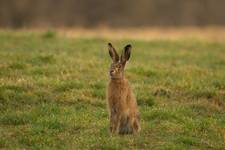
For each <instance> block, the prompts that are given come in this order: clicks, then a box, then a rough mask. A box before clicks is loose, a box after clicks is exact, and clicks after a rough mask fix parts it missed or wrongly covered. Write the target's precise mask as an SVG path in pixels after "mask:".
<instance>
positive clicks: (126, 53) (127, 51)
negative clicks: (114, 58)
mask: <svg viewBox="0 0 225 150" xmlns="http://www.w3.org/2000/svg"><path fill="white" fill-rule="evenodd" d="M131 48H132V47H131V45H130V44H128V45H127V46H125V47H124V50H123V53H122V55H121V58H120V59H121V62H123V63H126V61H128V60H129V58H130V53H131Z"/></svg>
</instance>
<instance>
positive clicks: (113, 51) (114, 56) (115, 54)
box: [108, 43, 119, 62]
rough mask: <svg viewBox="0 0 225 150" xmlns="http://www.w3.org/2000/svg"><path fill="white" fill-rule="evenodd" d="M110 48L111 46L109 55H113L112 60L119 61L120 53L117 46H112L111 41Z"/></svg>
mask: <svg viewBox="0 0 225 150" xmlns="http://www.w3.org/2000/svg"><path fill="white" fill-rule="evenodd" d="M108 48H109V55H110V56H111V58H112V60H113V61H114V62H118V61H119V55H118V54H117V52H116V50H115V48H114V47H113V46H112V44H111V43H108Z"/></svg>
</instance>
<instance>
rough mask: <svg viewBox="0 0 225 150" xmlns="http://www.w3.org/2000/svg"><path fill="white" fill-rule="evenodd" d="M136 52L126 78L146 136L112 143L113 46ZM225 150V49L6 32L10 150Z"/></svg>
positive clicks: (0, 46)
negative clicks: (110, 73) (110, 75)
mask: <svg viewBox="0 0 225 150" xmlns="http://www.w3.org/2000/svg"><path fill="white" fill-rule="evenodd" d="M109 41H110V42H112V43H113V44H114V46H115V47H117V48H119V49H118V50H119V51H121V50H122V47H123V46H124V45H125V44H127V43H130V44H132V45H133V50H132V54H131V59H130V61H129V63H128V64H127V66H126V76H127V78H128V79H129V81H130V84H131V85H132V87H133V89H134V92H135V94H136V96H137V101H138V104H139V110H140V113H141V126H142V131H141V132H140V133H139V134H137V135H125V136H118V135H111V134H110V133H109V130H108V127H109V121H108V113H107V109H106V100H105V91H106V85H107V82H108V80H109V79H108V66H109V65H110V63H111V59H110V57H109V55H108V50H107V43H108V42H109ZM1 148H3V149H16V148H17V149H48V148H54V149H162V150H164V149H204V150H205V149H215V150H224V149H225V42H221V41H220V42H216V41H204V40H197V39H194V38H186V39H185V38H183V39H180V40H179V39H177V40H172V41H171V40H166V39H164V40H159V39H158V40H154V39H152V40H150V41H144V40H134V39H132V40H129V39H117V40H116V39H104V38H82V37H80V38H78V37H77V38H72V37H63V36H60V35H59V34H57V33H56V32H41V33H32V32H16V33H14V32H13V31H10V32H7V31H1V32H0V149H1Z"/></svg>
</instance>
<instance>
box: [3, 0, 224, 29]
mask: <svg viewBox="0 0 225 150" xmlns="http://www.w3.org/2000/svg"><path fill="white" fill-rule="evenodd" d="M224 25H225V0H0V27H1V28H24V27H56V28H57V27H68V28H69V27H85V28H94V27H99V26H106V27H113V28H121V27H123V28H124V27H155V26H157V27H190V26H191V27H193V26H194V27H205V26H224Z"/></svg>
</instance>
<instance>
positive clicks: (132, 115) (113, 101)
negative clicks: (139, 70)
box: [107, 43, 140, 134]
mask: <svg viewBox="0 0 225 150" xmlns="http://www.w3.org/2000/svg"><path fill="white" fill-rule="evenodd" d="M130 51H131V46H130V45H127V46H126V47H125V49H124V53H123V54H122V56H121V58H120V59H119V57H118V54H117V52H116V50H115V49H114V48H113V47H112V45H111V44H110V43H109V54H110V56H111V57H112V60H113V63H112V64H111V67H110V77H111V79H110V82H109V84H108V91H107V93H108V94H107V96H108V97H107V98H108V107H109V114H110V115H109V120H110V131H111V132H112V133H119V134H131V133H137V132H139V131H140V123H139V122H140V117H139V112H138V109H137V102H136V98H135V96H134V94H133V92H132V89H131V87H130V86H129V83H128V80H127V79H126V78H125V77H124V67H125V64H126V61H127V60H129V57H130Z"/></svg>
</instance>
